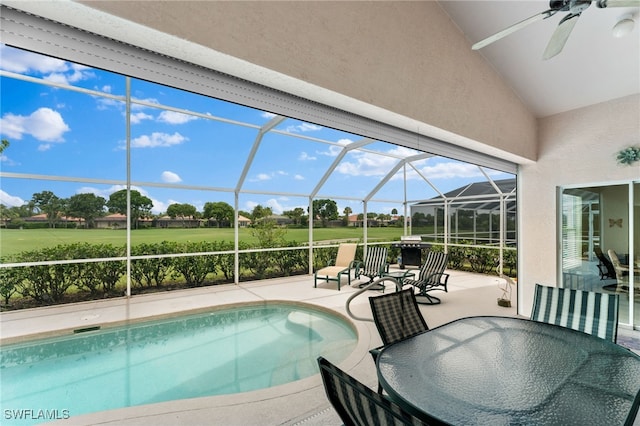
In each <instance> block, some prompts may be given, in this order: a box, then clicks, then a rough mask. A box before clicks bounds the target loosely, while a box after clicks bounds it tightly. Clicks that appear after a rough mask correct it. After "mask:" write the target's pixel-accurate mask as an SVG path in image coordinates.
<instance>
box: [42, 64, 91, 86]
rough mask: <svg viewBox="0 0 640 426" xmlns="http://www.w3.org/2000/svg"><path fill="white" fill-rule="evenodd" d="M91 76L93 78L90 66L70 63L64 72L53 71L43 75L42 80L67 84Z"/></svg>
mask: <svg viewBox="0 0 640 426" xmlns="http://www.w3.org/2000/svg"><path fill="white" fill-rule="evenodd" d="M91 78H95V74H94V73H93V71H91V68H89V67H86V66H84V65H79V64H70V67H69V68H68V69H67V70H65V72H54V73H51V74H49V75H46V76H44V77H43V79H44V80H47V81H52V82H54V83H59V84H67V85H72V84H73V83H77V82H79V81H82V80H89V79H91Z"/></svg>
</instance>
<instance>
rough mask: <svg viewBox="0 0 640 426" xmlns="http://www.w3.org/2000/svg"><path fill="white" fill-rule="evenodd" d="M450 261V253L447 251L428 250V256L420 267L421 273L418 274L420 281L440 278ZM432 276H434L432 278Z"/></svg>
mask: <svg viewBox="0 0 640 426" xmlns="http://www.w3.org/2000/svg"><path fill="white" fill-rule="evenodd" d="M448 261H449V253H445V252H442V251H431V250H429V251H428V252H427V257H426V259H425V261H424V263H423V264H422V267H421V268H420V273H419V274H418V280H419V281H427V280H430V279H433V280H435V281H436V282H437V281H439V280H440V275H439V274H442V273H443V272H444V270H445V269H446V267H447V262H448ZM431 277H432V278H431Z"/></svg>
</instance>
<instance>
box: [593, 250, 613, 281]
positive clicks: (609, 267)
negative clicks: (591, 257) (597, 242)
mask: <svg viewBox="0 0 640 426" xmlns="http://www.w3.org/2000/svg"><path fill="white" fill-rule="evenodd" d="M593 252H594V253H595V254H596V257H597V258H598V260H599V261H600V263H602V264H603V265H604V267H605V268H606V269H607V274H608V275H609V276H611V277H612V278H613V277H614V276H615V271H614V269H613V264H612V263H611V260H609V259H608V258H607V256H605V255H604V253H603V252H602V249H601V248H600V247H594V248H593Z"/></svg>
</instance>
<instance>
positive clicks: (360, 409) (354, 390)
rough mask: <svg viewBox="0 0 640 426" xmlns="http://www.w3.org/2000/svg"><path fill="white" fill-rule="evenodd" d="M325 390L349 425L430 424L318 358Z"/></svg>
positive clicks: (345, 423) (345, 422) (399, 425)
mask: <svg viewBox="0 0 640 426" xmlns="http://www.w3.org/2000/svg"><path fill="white" fill-rule="evenodd" d="M318 366H319V367H320V375H321V376H322V382H323V383H324V390H325V392H326V393H327V398H328V399H329V402H331V405H332V406H333V408H334V409H335V410H336V412H337V413H338V416H340V419H341V420H342V421H343V422H344V425H345V426H386V425H395V426H401V425H402V426H404V425H415V426H419V425H427V424H436V423H435V422H434V423H425V422H424V421H422V420H420V419H418V418H416V417H414V416H413V415H411V414H409V413H407V412H406V411H405V410H403V409H402V408H401V407H400V406H399V405H397V404H396V403H395V402H393V401H391V400H389V399H387V398H385V397H384V396H382V395H379V394H377V393H375V392H374V391H373V390H372V389H370V388H368V387H367V386H365V385H363V384H362V383H360V382H359V381H358V380H356V379H355V378H353V377H352V376H350V375H349V374H347V373H345V372H344V371H342V370H341V369H339V368H338V367H336V366H335V365H333V364H332V363H331V362H329V361H327V360H326V359H325V358H323V357H320V358H318Z"/></svg>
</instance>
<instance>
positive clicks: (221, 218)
mask: <svg viewBox="0 0 640 426" xmlns="http://www.w3.org/2000/svg"><path fill="white" fill-rule="evenodd" d="M202 215H203V216H204V217H205V218H207V219H211V218H213V219H215V221H216V223H217V224H218V228H220V227H221V226H222V225H225V226H231V225H232V224H233V216H234V210H233V207H231V205H229V204H228V203H225V202H224V201H217V202H215V203H213V202H206V203H204V209H203V213H202Z"/></svg>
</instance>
